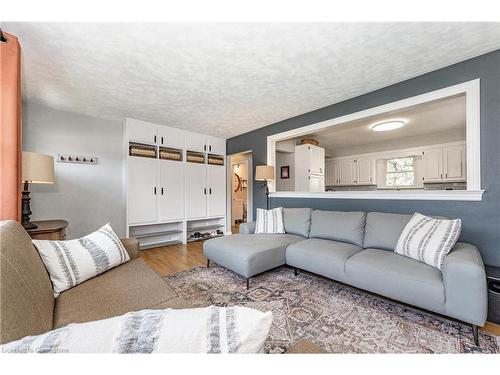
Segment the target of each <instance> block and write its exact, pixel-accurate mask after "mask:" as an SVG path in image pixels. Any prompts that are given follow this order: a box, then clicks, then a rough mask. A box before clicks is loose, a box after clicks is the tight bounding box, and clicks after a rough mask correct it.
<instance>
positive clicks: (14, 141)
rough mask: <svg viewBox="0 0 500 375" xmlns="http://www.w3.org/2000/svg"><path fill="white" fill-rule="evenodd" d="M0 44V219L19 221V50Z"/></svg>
mask: <svg viewBox="0 0 500 375" xmlns="http://www.w3.org/2000/svg"><path fill="white" fill-rule="evenodd" d="M4 36H5V37H6V38H7V41H6V42H0V60H1V66H0V68H1V70H0V121H1V124H0V219H1V220H6V219H13V220H18V221H19V220H20V218H21V198H20V197H21V191H20V190H21V47H20V45H19V41H18V39H17V38H16V37H15V36H14V35H10V34H7V33H4Z"/></svg>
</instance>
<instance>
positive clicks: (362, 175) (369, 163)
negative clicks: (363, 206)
mask: <svg viewBox="0 0 500 375" xmlns="http://www.w3.org/2000/svg"><path fill="white" fill-rule="evenodd" d="M374 169H375V161H374V160H371V159H356V172H357V173H356V183H357V184H361V185H370V184H373V183H374V181H375V179H374V176H373V175H374V173H373V171H374Z"/></svg>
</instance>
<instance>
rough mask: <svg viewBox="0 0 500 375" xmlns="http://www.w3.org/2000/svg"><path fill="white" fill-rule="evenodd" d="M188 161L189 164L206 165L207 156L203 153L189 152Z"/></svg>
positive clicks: (187, 153) (187, 154)
mask: <svg viewBox="0 0 500 375" xmlns="http://www.w3.org/2000/svg"><path fill="white" fill-rule="evenodd" d="M186 161H188V162H189V163H199V164H204V163H205V155H204V154H203V153H201V152H195V151H187V152H186Z"/></svg>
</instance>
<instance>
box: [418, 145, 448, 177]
mask: <svg viewBox="0 0 500 375" xmlns="http://www.w3.org/2000/svg"><path fill="white" fill-rule="evenodd" d="M422 162H423V163H422V164H423V174H424V175H423V177H424V182H441V181H443V150H442V149H441V148H436V149H433V150H426V151H424V152H423V154H422Z"/></svg>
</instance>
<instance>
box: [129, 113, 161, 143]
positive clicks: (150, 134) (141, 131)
mask: <svg viewBox="0 0 500 375" xmlns="http://www.w3.org/2000/svg"><path fill="white" fill-rule="evenodd" d="M125 127H126V134H127V139H128V140H129V141H132V142H143V143H156V142H157V137H156V135H157V134H156V128H157V127H158V126H157V125H155V124H152V123H150V122H145V121H139V120H134V119H126V120H125Z"/></svg>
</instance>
